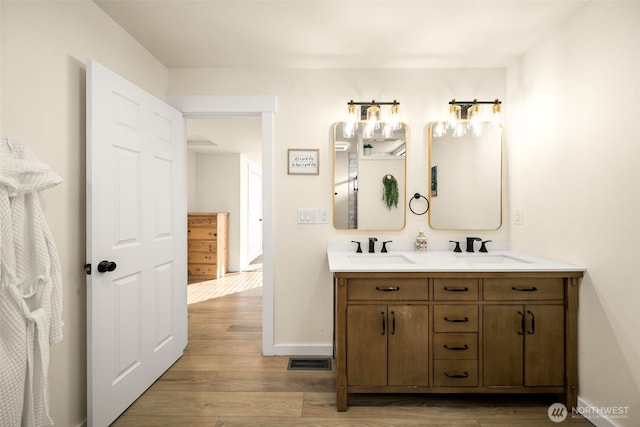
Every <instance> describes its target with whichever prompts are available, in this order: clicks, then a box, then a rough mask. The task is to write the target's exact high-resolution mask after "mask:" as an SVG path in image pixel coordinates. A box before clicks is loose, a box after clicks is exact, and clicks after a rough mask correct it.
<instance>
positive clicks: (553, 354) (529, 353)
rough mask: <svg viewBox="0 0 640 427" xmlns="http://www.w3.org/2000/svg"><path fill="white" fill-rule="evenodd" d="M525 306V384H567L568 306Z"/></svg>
mask: <svg viewBox="0 0 640 427" xmlns="http://www.w3.org/2000/svg"><path fill="white" fill-rule="evenodd" d="M524 308H525V316H526V322H525V325H526V326H525V339H524V364H525V365H524V385H526V386H562V385H564V306H562V305H526V306H525V307H524Z"/></svg>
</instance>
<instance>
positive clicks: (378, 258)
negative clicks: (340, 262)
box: [348, 254, 415, 264]
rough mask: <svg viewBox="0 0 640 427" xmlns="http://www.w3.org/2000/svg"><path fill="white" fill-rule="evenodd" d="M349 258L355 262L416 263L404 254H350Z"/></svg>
mask: <svg viewBox="0 0 640 427" xmlns="http://www.w3.org/2000/svg"><path fill="white" fill-rule="evenodd" d="M348 258H349V261H350V262H351V263H353V264H415V263H414V262H413V261H412V260H410V259H409V258H407V257H406V256H404V255H390V254H356V255H349V256H348Z"/></svg>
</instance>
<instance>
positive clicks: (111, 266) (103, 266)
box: [98, 261, 117, 273]
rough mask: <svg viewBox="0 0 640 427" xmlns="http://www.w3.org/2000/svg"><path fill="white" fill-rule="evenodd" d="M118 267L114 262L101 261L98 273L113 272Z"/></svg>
mask: <svg viewBox="0 0 640 427" xmlns="http://www.w3.org/2000/svg"><path fill="white" fill-rule="evenodd" d="M116 267H117V265H116V263H115V262H113V261H100V264H98V273H106V272H108V271H113V270H115V269H116Z"/></svg>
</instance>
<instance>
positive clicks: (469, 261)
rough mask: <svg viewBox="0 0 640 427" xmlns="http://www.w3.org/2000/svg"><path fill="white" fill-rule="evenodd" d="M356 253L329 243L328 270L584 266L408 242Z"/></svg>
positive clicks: (565, 268)
mask: <svg viewBox="0 0 640 427" xmlns="http://www.w3.org/2000/svg"><path fill="white" fill-rule="evenodd" d="M362 246H363V247H362V251H363V252H362V253H356V251H355V244H350V245H345V244H342V243H338V244H336V243H329V244H328V245H327V256H328V259H329V270H331V272H332V273H337V272H394V273H397V272H552V271H553V272H584V271H585V268H584V267H579V266H575V265H571V264H566V263H562V262H559V261H555V260H550V259H544V258H539V257H534V256H531V255H527V254H523V253H519V252H513V251H509V250H495V251H494V250H490V251H489V252H488V253H481V252H477V251H476V252H473V253H469V252H461V253H455V252H453V251H451V250H430V251H427V252H417V251H414V250H407V248H408V247H411V245H408V244H397V245H395V246H396V248H392V249H390V250H389V252H387V253H380V249H379V247H378V246H376V253H367V245H366V244H363V245H362Z"/></svg>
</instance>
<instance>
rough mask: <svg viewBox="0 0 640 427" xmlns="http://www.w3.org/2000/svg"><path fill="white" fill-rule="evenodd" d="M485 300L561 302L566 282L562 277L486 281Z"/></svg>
mask: <svg viewBox="0 0 640 427" xmlns="http://www.w3.org/2000/svg"><path fill="white" fill-rule="evenodd" d="M483 294H484V299H485V300H553V299H556V300H561V299H564V280H563V279H562V278H560V277H558V278H555V277H544V278H539V279H538V278H535V277H524V278H494V279H484V292H483Z"/></svg>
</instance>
